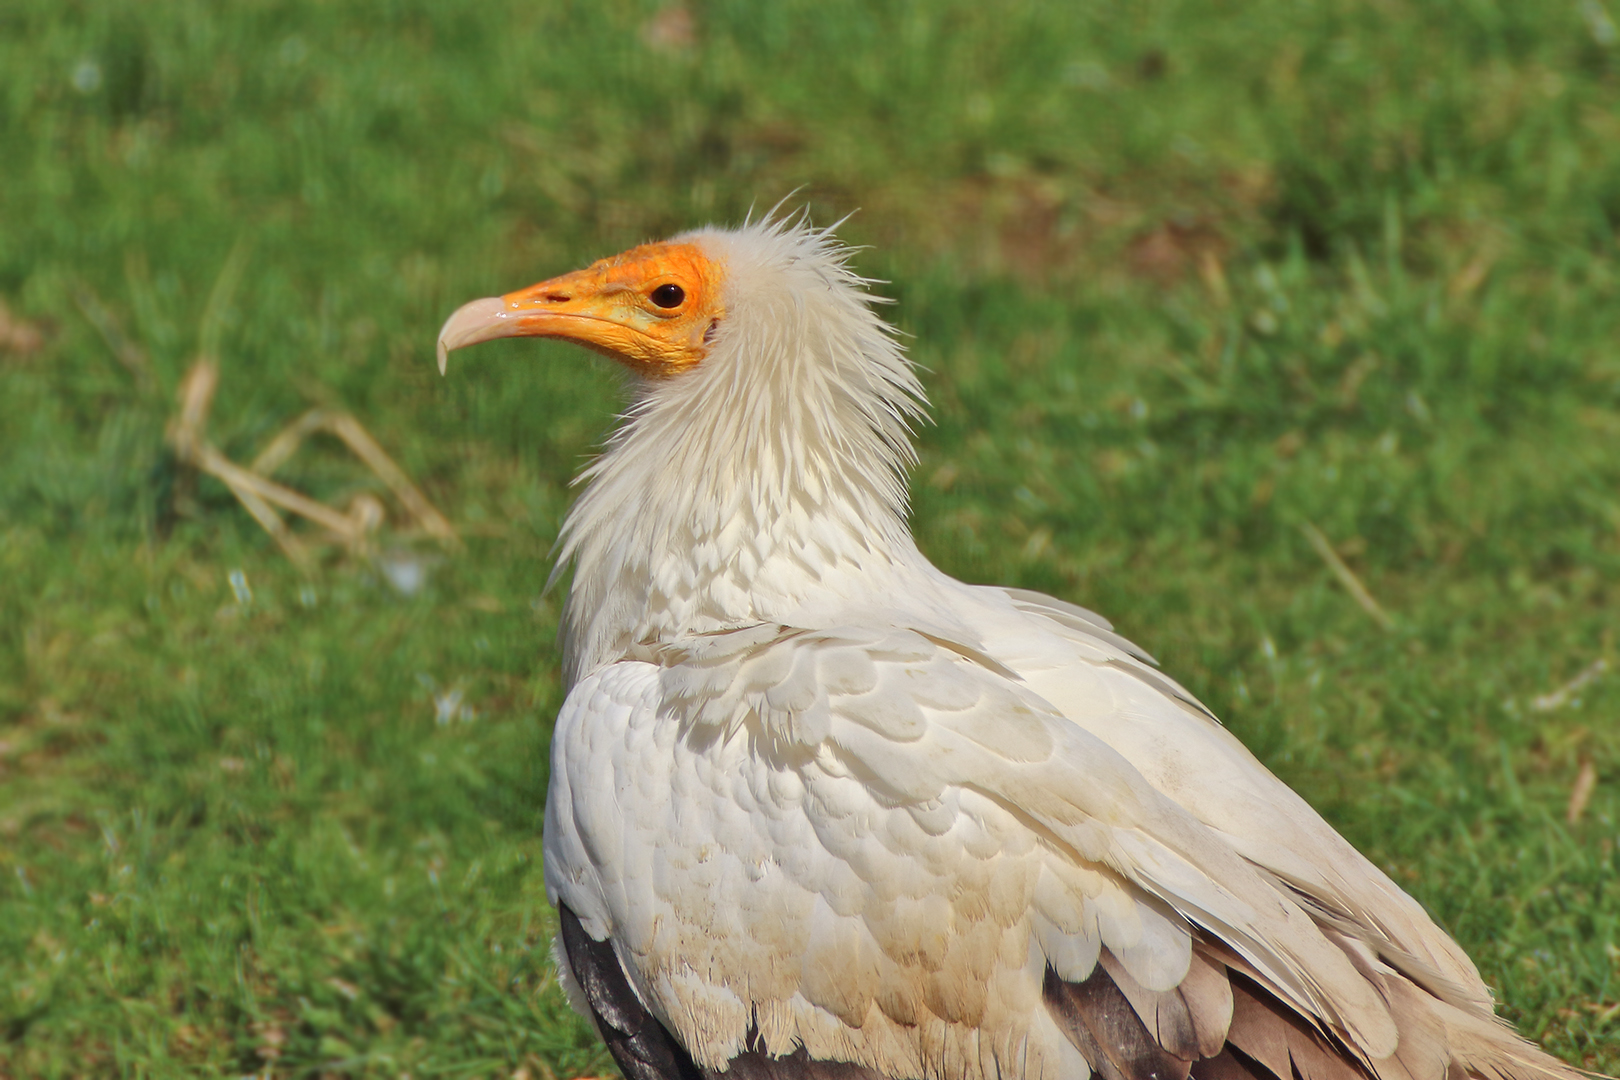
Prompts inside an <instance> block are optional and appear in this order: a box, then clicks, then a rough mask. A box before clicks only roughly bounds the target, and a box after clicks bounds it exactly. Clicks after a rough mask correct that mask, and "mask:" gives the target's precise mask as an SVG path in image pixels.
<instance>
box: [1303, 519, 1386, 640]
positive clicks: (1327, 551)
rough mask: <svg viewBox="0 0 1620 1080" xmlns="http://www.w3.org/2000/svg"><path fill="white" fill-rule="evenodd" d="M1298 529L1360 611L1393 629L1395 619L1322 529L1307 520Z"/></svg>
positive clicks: (1384, 626)
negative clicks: (1336, 549)
mask: <svg viewBox="0 0 1620 1080" xmlns="http://www.w3.org/2000/svg"><path fill="white" fill-rule="evenodd" d="M1299 531H1300V532H1302V533H1304V534H1305V539H1307V540H1309V541H1310V543H1311V548H1312V549H1313V550H1315V552H1316V554H1317V555H1318V556H1319V557H1320V558H1321V560H1322V561H1323V562H1325V563H1327V567H1328V569H1329V570H1331V571H1333V576H1334V577H1336V578H1338V579H1339V584H1340V585H1343V586H1344V591H1345V592H1347V593H1349V594H1350V599H1352V600H1354V601H1355V602H1356V604H1357V606H1359V607H1360V608H1361V610H1362V611H1365V612H1366V613H1367V614H1368V615H1369V616H1371V618H1372V621H1373V622H1375V623H1377V624H1378V625H1379V626H1381V627H1383V628H1384V629H1385V630H1393V629H1395V620H1394V619H1392V618H1390V617H1389V612H1387V611H1385V610H1384V609H1383V608H1382V607H1381V606H1379V603H1378V601H1377V600H1374V599H1373V595H1372V593H1370V592H1368V591H1367V586H1365V585H1363V584H1362V583H1361V579H1360V578H1358V577H1356V574H1355V571H1353V570H1351V569H1350V568H1349V567H1348V566H1346V565H1345V563H1344V560H1343V559H1341V558H1339V553H1338V552H1337V551H1335V550H1333V545H1332V544H1331V543H1329V542H1328V538H1327V537H1325V536H1323V535H1322V530H1321V529H1318V528H1317V527H1316V526H1315V525H1312V524H1311V523H1310V522H1308V521H1307V522H1305V523H1304V524H1303V525H1301V526H1300V527H1299Z"/></svg>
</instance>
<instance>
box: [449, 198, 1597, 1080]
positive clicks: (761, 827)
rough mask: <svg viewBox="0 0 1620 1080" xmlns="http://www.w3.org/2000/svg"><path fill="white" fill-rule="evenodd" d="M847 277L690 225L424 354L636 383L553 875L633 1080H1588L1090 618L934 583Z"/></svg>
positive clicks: (791, 253)
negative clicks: (540, 366) (545, 346)
mask: <svg viewBox="0 0 1620 1080" xmlns="http://www.w3.org/2000/svg"><path fill="white" fill-rule="evenodd" d="M850 258H851V249H849V248H847V247H845V246H843V245H841V244H840V243H839V241H838V240H837V239H836V238H835V236H834V235H833V230H832V229H820V228H815V227H812V226H811V225H810V224H809V222H808V220H807V219H806V218H805V217H804V216H803V215H800V216H797V217H793V218H790V219H784V218H780V217H768V218H766V219H764V220H753V221H750V222H748V223H745V224H744V225H743V226H742V227H740V228H736V229H722V228H704V229H699V230H697V231H693V232H688V233H684V234H682V235H679V236H676V237H675V238H673V239H671V240H668V241H665V242H662V243H651V244H646V245H642V246H639V247H635V248H632V249H631V250H629V251H626V252H624V253H623V254H620V255H616V256H613V257H612V258H608V259H603V260H601V261H599V262H596V263H593V264H592V265H590V266H588V267H586V268H585V269H583V270H578V271H575V272H573V273H567V274H564V275H562V276H561V277H555V278H552V279H550V280H548V281H543V282H541V283H540V284H538V285H533V286H531V287H529V288H526V289H522V290H520V291H518V292H513V293H509V294H507V295H506V296H501V297H491V298H487V299H482V300H474V301H472V302H471V303H468V304H466V305H465V306H463V307H462V308H460V309H459V310H458V311H456V312H455V313H454V314H453V315H451V316H450V318H449V320H448V321H447V322H446V323H445V325H444V329H443V330H442V331H441V333H440V336H439V343H438V359H439V366H440V370H441V372H442V371H443V370H444V367H445V360H446V356H447V354H448V353H449V351H450V350H453V349H458V348H461V347H463V346H466V345H471V344H474V343H477V342H482V341H487V340H490V339H493V338H500V337H514V336H535V337H549V338H560V339H563V340H566V341H571V342H574V343H576V344H579V345H583V346H585V347H586V348H588V349H591V350H594V351H596V352H598V353H602V354H605V355H607V356H609V357H611V358H612V359H614V360H616V361H618V362H619V363H620V364H622V365H624V366H625V367H626V368H628V369H629V371H630V372H631V373H632V376H633V377H632V379H631V384H632V387H633V391H632V398H631V401H630V404H629V405H628V407H627V408H626V410H625V412H624V414H623V416H622V418H621V421H620V423H619V424H618V426H617V428H616V430H614V432H613V433H612V434H611V435H610V436H609V437H608V439H607V441H606V443H605V444H604V447H603V449H602V452H601V453H600V455H599V456H597V457H596V458H595V459H594V461H593V462H592V463H591V464H589V465H588V466H587V467H586V468H585V469H584V471H583V473H582V475H581V476H580V478H579V482H580V483H581V484H582V485H583V491H582V492H581V494H580V495H579V496H578V498H577V499H576V500H575V502H574V504H573V507H572V509H571V510H570V511H569V513H568V516H567V518H566V520H565V522H564V524H563V526H562V530H561V534H560V536H559V539H558V560H557V567H558V569H559V570H560V569H561V568H563V567H565V566H571V567H572V569H573V576H572V579H571V582H570V585H569V588H568V594H567V602H566V605H565V609H564V616H563V623H562V630H561V637H562V654H563V664H564V678H565V682H566V689H567V693H566V698H565V700H564V702H563V705H562V707H561V710H560V712H559V714H558V716H557V721H556V726H555V729H554V734H553V736H552V741H551V780H550V790H549V793H548V796H547V802H546V812H545V844H544V847H545V882H546V891H547V895H548V897H549V898H550V900H551V901H552V903H553V904H554V905H555V906H556V909H557V912H558V917H559V932H558V935H557V941H556V944H555V952H556V960H557V968H558V971H559V976H560V980H561V982H562V984H563V986H564V988H565V989H566V990H567V992H568V995H569V997H570V1000H571V1001H572V1003H573V1005H574V1006H575V1008H577V1009H578V1010H579V1011H580V1012H581V1013H583V1014H584V1015H585V1016H588V1017H590V1018H592V1019H593V1020H594V1022H595V1024H596V1026H597V1029H598V1030H599V1031H600V1032H601V1035H602V1038H603V1039H604V1040H605V1041H606V1044H607V1046H608V1047H609V1049H610V1050H611V1052H612V1054H613V1057H614V1059H615V1061H616V1062H617V1063H618V1066H619V1068H620V1069H621V1070H622V1071H623V1073H624V1075H625V1076H626V1077H628V1078H629V1080H721V1078H727V1077H736V1078H737V1080H1087V1078H1089V1077H1092V1076H1096V1077H1099V1078H1101V1080H1186V1078H1187V1077H1189V1076H1190V1077H1194V1078H1196V1080H1466V1078H1477V1080H1553V1078H1557V1080H1575V1078H1576V1077H1579V1076H1580V1075H1581V1074H1580V1073H1578V1072H1577V1071H1576V1070H1574V1069H1573V1068H1571V1067H1570V1066H1568V1065H1565V1064H1563V1063H1562V1062H1560V1061H1558V1060H1556V1059H1555V1058H1553V1057H1551V1056H1550V1055H1548V1054H1546V1053H1545V1052H1544V1051H1542V1050H1540V1049H1538V1048H1536V1047H1535V1046H1534V1045H1532V1044H1531V1043H1530V1042H1528V1041H1526V1040H1524V1039H1522V1038H1520V1037H1519V1036H1518V1035H1516V1034H1515V1033H1514V1032H1513V1031H1512V1029H1511V1028H1510V1027H1509V1026H1508V1025H1507V1024H1506V1022H1504V1021H1503V1020H1501V1019H1499V1018H1498V1017H1497V1016H1496V1014H1495V1008H1494V1004H1493V1001H1492V997H1491V991H1490V989H1489V988H1488V987H1487V986H1486V985H1485V983H1484V982H1483V980H1482V979H1481V978H1480V975H1479V972H1478V970H1477V969H1476V968H1475V966H1474V964H1473V963H1472V962H1471V961H1470V960H1469V958H1468V957H1467V955H1466V954H1464V952H1463V950H1462V949H1461V948H1460V947H1459V946H1458V945H1457V944H1456V943H1455V942H1454V941H1452V940H1451V938H1450V937H1449V936H1447V934H1446V933H1445V932H1444V931H1442V930H1441V929H1440V928H1439V927H1438V926H1437V925H1435V923H1434V921H1433V920H1432V919H1430V917H1429V916H1428V915H1427V914H1426V913H1425V912H1424V910H1423V908H1422V907H1420V906H1419V905H1418V903H1417V902H1416V901H1415V900H1413V899H1412V898H1411V897H1409V896H1408V895H1407V894H1406V893H1404V892H1402V891H1401V889H1400V888H1399V887H1398V886H1397V885H1396V884H1395V883H1394V882H1393V881H1391V880H1390V879H1389V877H1388V876H1386V875H1385V874H1384V873H1383V872H1381V871H1380V870H1379V869H1378V868H1377V867H1376V866H1374V865H1373V864H1372V863H1371V862H1370V861H1369V860H1368V859H1366V858H1365V857H1363V856H1362V855H1361V854H1360V853H1359V852H1357V851H1356V850H1355V848H1353V847H1352V846H1351V845H1350V844H1349V843H1348V842H1347V841H1346V840H1344V839H1343V838H1342V837H1340V836H1339V835H1338V833H1336V832H1335V831H1334V830H1333V828H1332V826H1330V825H1328V824H1327V822H1326V821H1324V820H1323V819H1322V818H1321V817H1320V816H1319V815H1318V814H1317V813H1316V812H1315V811H1314V810H1312V809H1311V807H1310V806H1309V805H1308V804H1307V803H1306V802H1305V800H1304V799H1302V798H1301V797H1300V796H1299V795H1297V794H1295V793H1294V792H1293V791H1292V790H1290V789H1289V788H1288V787H1287V786H1285V785H1284V784H1283V783H1282V782H1281V781H1280V780H1278V779H1277V778H1276V777H1275V776H1273V775H1272V774H1271V773H1270V772H1269V771H1267V770H1266V768H1265V766H1263V765H1262V764H1261V763H1260V762H1259V761H1258V760H1257V759H1256V758H1255V757H1254V755H1253V754H1251V753H1250V752H1249V751H1248V750H1247V749H1246V748H1245V747H1244V746H1243V745H1242V743H1240V742H1239V741H1238V740H1237V738H1236V737H1234V736H1233V735H1232V734H1231V733H1230V732H1228V731H1227V730H1226V728H1224V727H1223V726H1222V725H1221V723H1220V721H1219V720H1217V719H1216V717H1215V716H1214V715H1212V714H1211V713H1210V711H1209V710H1208V709H1206V708H1205V707H1204V706H1203V705H1201V704H1200V703H1199V702H1198V700H1197V699H1195V698H1194V697H1193V695H1192V694H1190V693H1189V692H1188V691H1187V690H1185V689H1183V688H1182V687H1181V686H1180V685H1178V684H1177V683H1176V682H1175V681H1174V680H1172V679H1171V678H1169V677H1168V676H1166V675H1164V674H1162V673H1161V672H1160V671H1159V670H1158V668H1157V667H1156V665H1155V663H1154V661H1153V660H1152V659H1151V658H1150V657H1149V656H1148V655H1147V654H1146V653H1144V652H1143V651H1142V650H1141V649H1139V648H1138V647H1137V646H1135V645H1134V644H1132V643H1131V642H1130V641H1128V640H1126V639H1125V638H1124V637H1123V636H1121V635H1120V634H1119V633H1118V632H1117V631H1115V630H1114V629H1113V627H1112V626H1111V624H1110V623H1109V622H1108V621H1107V620H1106V619H1104V618H1102V617H1101V616H1099V615H1097V614H1094V613H1093V612H1091V611H1088V610H1086V609H1085V608H1082V607H1079V606H1076V605H1075V604H1072V603H1069V602H1067V601H1064V600H1060V599H1056V598H1053V597H1051V596H1045V595H1042V594H1039V593H1035V592H1029V591H1026V590H1023V589H1016V588H1001V587H994V586H986V585H969V584H964V583H963V582H960V581H957V580H955V579H953V578H951V577H949V576H947V575H946V574H944V573H942V572H941V571H940V570H938V569H936V568H935V567H934V565H933V564H932V563H931V562H929V560H928V559H927V557H926V556H924V555H923V553H922V552H921V551H919V550H918V548H917V545H916V543H915V542H914V541H913V539H912V535H911V532H910V529H909V527H908V524H907V516H908V505H907V474H908V471H909V469H910V467H911V466H912V465H913V464H914V462H915V460H916V458H915V453H914V450H913V447H912V439H911V437H912V428H913V426H914V425H915V424H916V423H917V422H918V421H920V420H921V419H922V418H923V416H924V409H925V405H926V401H925V398H924V395H923V389H922V386H921V384H920V383H919V381H918V377H917V371H916V369H915V368H914V366H913V365H912V363H911V362H910V361H909V360H908V358H907V356H906V354H905V351H904V349H903V348H902V346H901V343H900V341H899V340H898V335H897V332H896V331H895V329H894V327H892V326H891V325H889V324H888V323H887V322H886V321H885V320H884V319H883V318H881V317H880V316H879V314H878V313H877V310H876V309H875V303H876V302H877V298H876V297H874V296H873V295H872V294H871V293H870V291H869V287H870V286H871V285H872V282H871V281H869V280H868V279H865V278H863V277H861V276H859V275H858V274H857V273H856V272H855V271H854V270H853V269H852V267H851V265H850ZM555 574H556V571H554V573H553V576H555Z"/></svg>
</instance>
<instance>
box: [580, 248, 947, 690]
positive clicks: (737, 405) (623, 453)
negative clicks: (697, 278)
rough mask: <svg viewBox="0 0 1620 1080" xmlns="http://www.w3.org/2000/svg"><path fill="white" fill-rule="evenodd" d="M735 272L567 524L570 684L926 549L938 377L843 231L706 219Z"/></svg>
mask: <svg viewBox="0 0 1620 1080" xmlns="http://www.w3.org/2000/svg"><path fill="white" fill-rule="evenodd" d="M678 239H679V240H683V241H687V242H691V243H695V244H697V245H699V246H700V247H701V248H702V249H703V251H704V252H705V253H706V254H707V255H708V256H709V257H710V258H711V259H712V260H714V261H715V262H716V263H717V264H719V265H721V266H722V267H723V268H724V272H725V286H724V298H725V310H726V312H727V316H726V318H725V319H723V320H722V322H721V324H720V325H719V326H718V327H717V328H716V331H715V337H714V341H713V345H712V348H711V350H710V352H709V355H708V357H707V358H706V359H705V360H704V361H703V362H702V363H701V364H699V365H698V366H697V367H696V369H695V370H693V371H690V372H687V373H683V374H681V375H679V376H676V377H671V378H664V379H649V380H644V381H642V382H641V383H639V385H638V386H637V388H636V390H637V392H636V396H635V400H634V402H633V404H632V406H631V407H630V409H629V410H627V412H626V414H625V416H624V418H623V422H622V423H621V425H620V426H619V428H618V429H617V430H616V431H615V432H614V433H613V435H612V436H611V437H610V438H609V440H608V443H607V446H606V448H605V450H604V452H603V453H602V455H601V456H600V457H599V458H598V459H597V460H596V461H595V462H594V463H592V464H591V465H590V466H589V467H588V468H587V469H586V470H585V471H584V472H583V473H582V474H581V476H580V478H579V479H580V482H583V483H584V484H585V485H586V487H585V491H584V492H583V494H581V496H580V498H579V499H578V501H577V502H576V503H575V505H574V507H573V509H572V510H571V511H570V512H569V515H568V518H567V520H566V521H565V522H564V525H563V530H562V535H561V538H560V546H561V551H560V557H559V559H558V564H557V566H558V570H557V572H561V570H562V568H563V567H565V566H567V565H569V564H570V563H571V564H572V565H573V566H574V579H573V583H572V586H571V588H570V589H569V594H568V603H567V606H566V610H565V614H564V628H563V638H564V664H565V670H566V673H567V678H568V682H569V684H570V685H572V683H573V682H574V681H576V680H577V679H579V678H580V677H582V676H583V675H585V674H588V673H589V672H591V671H593V670H595V669H596V668H597V667H599V666H600V665H602V664H604V663H608V662H611V661H612V660H615V659H618V658H619V657H621V656H623V655H625V654H626V652H627V651H629V650H630V649H632V648H633V647H635V646H636V645H638V644H654V643H658V642H663V641H669V640H672V639H674V638H678V637H681V636H685V635H690V634H701V633H710V632H714V631H717V630H725V629H732V628H736V627H740V626H746V625H750V624H752V623H756V622H761V621H769V620H773V619H783V618H785V617H787V616H788V615H790V614H791V613H793V612H795V611H799V610H802V609H803V608H804V607H805V606H806V605H812V604H815V603H816V602H818V601H825V600H827V599H829V598H830V597H855V596H857V595H858V594H859V593H860V592H862V591H863V590H865V589H868V588H871V587H874V585H875V580H876V579H877V578H880V577H884V576H888V575H891V574H892V572H893V571H894V570H895V569H896V568H897V567H903V566H911V565H914V564H915V562H917V561H918V560H920V558H921V556H919V555H918V554H917V551H916V548H915V546H914V545H913V543H912V540H911V536H910V532H909V530H908V528H907V526H906V513H907V496H906V473H907V470H908V469H909V467H910V465H911V464H912V463H913V462H914V460H915V454H914V452H913V450H912V446H911V424H912V423H913V422H914V421H916V420H917V419H919V418H920V417H921V416H922V415H923V409H924V406H925V404H926V403H925V400H924V397H923V391H922V388H921V386H920V384H919V383H918V381H917V378H916V376H915V374H914V373H913V371H912V367H911V364H910V362H909V361H908V360H907V359H906V357H905V355H904V353H903V351H902V350H901V348H900V346H899V344H898V343H897V342H896V341H895V335H894V330H893V328H892V327H890V326H889V325H888V324H887V323H885V322H884V321H883V320H882V319H881V318H879V317H878V316H877V314H876V313H875V312H874V311H873V310H872V307H871V305H872V303H873V298H872V297H871V296H870V294H869V293H868V292H867V291H866V286H867V284H868V282H867V281H866V280H865V279H863V278H861V277H859V276H858V275H857V274H855V273H854V272H853V271H852V270H850V269H849V268H848V266H847V259H848V256H849V254H850V252H849V249H847V248H844V247H842V246H841V245H839V244H838V242H837V241H836V240H835V239H833V237H832V235H831V232H830V231H829V230H814V229H811V228H809V227H808V226H806V225H804V224H803V223H802V222H801V223H796V224H789V223H782V222H764V223H760V224H753V225H747V226H744V227H743V228H742V229H740V230H736V231H722V230H717V229H707V230H700V231H698V232H693V233H688V234H686V235H685V236H682V237H679V238H678Z"/></svg>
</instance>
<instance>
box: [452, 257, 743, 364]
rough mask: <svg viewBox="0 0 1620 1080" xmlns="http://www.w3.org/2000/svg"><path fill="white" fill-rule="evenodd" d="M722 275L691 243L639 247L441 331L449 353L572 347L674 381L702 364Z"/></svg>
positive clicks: (463, 316) (487, 303)
mask: <svg viewBox="0 0 1620 1080" xmlns="http://www.w3.org/2000/svg"><path fill="white" fill-rule="evenodd" d="M723 280H724V272H723V269H722V267H721V266H719V265H718V264H716V262H715V261H714V260H713V259H712V258H711V257H710V256H709V255H708V254H707V253H706V252H705V251H704V250H703V248H702V247H701V246H700V245H698V244H695V243H690V242H678V241H672V242H669V243H662V244H643V245H642V246H640V247H635V248H631V249H630V250H629V251H626V252H624V253H623V254H621V255H615V256H613V257H612V258H610V259H601V260H599V261H597V262H594V263H592V264H591V265H590V266H587V267H585V269H583V270H575V271H574V272H573V273H569V274H563V275H562V276H560V277H554V278H551V279H550V280H548V281H542V282H540V283H539V284H537V285H531V286H529V287H528V288H526V289H519V290H518V291H517V292H512V293H507V294H506V295H505V296H491V297H486V298H485V299H482V300H474V301H472V302H471V303H469V304H465V305H463V306H462V307H461V308H460V309H458V310H457V311H456V313H455V314H454V315H451V316H450V318H449V320H448V321H447V322H446V323H445V324H444V329H442V330H441V331H439V371H440V373H441V374H442V373H443V372H444V370H445V367H446V364H447V362H448V358H449V354H450V352H451V350H453V349H459V348H462V347H464V346H467V345H475V344H477V343H478V342H481V341H490V340H493V339H495V338H503V337H549V338H561V339H564V340H567V341H572V342H575V343H577V344H580V345H584V346H585V347H586V348H589V349H594V350H595V351H597V352H599V353H602V354H604V355H606V356H610V357H612V358H613V359H615V360H618V361H620V362H621V363H623V364H625V365H626V366H628V367H629V368H631V369H632V370H634V371H636V372H637V373H638V374H641V375H646V376H651V377H668V376H672V375H677V374H679V373H681V372H683V371H686V370H687V369H689V368H691V367H692V366H694V365H696V364H697V363H699V362H701V361H702V360H703V358H704V357H705V356H706V355H707V354H708V351H709V348H710V346H711V345H712V344H713V342H714V338H715V334H716V332H717V331H718V329H719V327H720V321H721V319H722V317H723V316H724V315H725V305H724V301H723V299H722V295H721V286H722V282H723Z"/></svg>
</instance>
